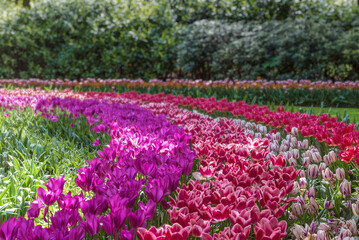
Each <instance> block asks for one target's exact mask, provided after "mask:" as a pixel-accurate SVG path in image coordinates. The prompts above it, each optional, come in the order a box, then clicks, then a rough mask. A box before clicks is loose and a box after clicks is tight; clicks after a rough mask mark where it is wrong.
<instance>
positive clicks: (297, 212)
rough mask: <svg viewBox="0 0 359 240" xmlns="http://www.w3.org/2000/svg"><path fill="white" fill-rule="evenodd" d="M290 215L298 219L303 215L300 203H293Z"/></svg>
mask: <svg viewBox="0 0 359 240" xmlns="http://www.w3.org/2000/svg"><path fill="white" fill-rule="evenodd" d="M292 214H293V215H294V216H297V217H300V216H302V215H303V208H302V206H301V204H300V203H293V205H292Z"/></svg>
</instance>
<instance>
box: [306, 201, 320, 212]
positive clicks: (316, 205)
mask: <svg viewBox="0 0 359 240" xmlns="http://www.w3.org/2000/svg"><path fill="white" fill-rule="evenodd" d="M318 209H319V203H317V201H315V199H314V198H309V207H308V212H309V214H310V215H316V214H317V211H318Z"/></svg>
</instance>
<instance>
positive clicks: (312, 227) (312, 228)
mask: <svg viewBox="0 0 359 240" xmlns="http://www.w3.org/2000/svg"><path fill="white" fill-rule="evenodd" d="M308 231H309V232H310V233H315V232H316V231H317V223H316V222H315V221H312V223H311V224H310V225H309V228H308Z"/></svg>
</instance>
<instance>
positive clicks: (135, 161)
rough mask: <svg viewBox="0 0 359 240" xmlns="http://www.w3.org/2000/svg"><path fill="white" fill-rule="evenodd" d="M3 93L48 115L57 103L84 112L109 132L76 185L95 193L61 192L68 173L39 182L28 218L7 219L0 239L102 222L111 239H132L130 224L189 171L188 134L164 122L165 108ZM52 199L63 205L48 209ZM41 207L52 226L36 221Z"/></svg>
mask: <svg viewBox="0 0 359 240" xmlns="http://www.w3.org/2000/svg"><path fill="white" fill-rule="evenodd" d="M0 99H2V100H4V101H2V103H3V106H5V105H6V103H8V104H9V105H10V107H14V106H15V105H17V106H24V105H25V104H29V103H30V104H32V106H33V108H34V110H35V111H36V112H38V111H40V112H41V115H42V116H44V117H47V118H50V119H51V120H53V121H54V120H55V121H57V115H55V114H54V110H55V108H59V109H61V110H62V111H63V112H65V113H67V114H68V116H69V117H70V118H77V117H79V116H81V115H83V116H85V117H86V118H87V121H88V123H89V125H90V126H91V128H92V130H93V131H98V132H106V131H107V132H108V133H109V134H110V136H111V141H110V143H109V145H107V146H105V148H104V149H103V151H99V152H98V155H99V157H98V158H94V159H92V160H91V161H89V162H88V163H89V166H86V167H81V168H80V169H79V170H78V174H77V178H76V180H75V183H76V185H77V186H78V187H80V188H81V189H82V190H83V192H85V193H88V192H92V194H90V195H89V194H86V195H88V196H87V197H85V196H84V194H83V193H81V194H80V195H75V196H72V195H71V192H69V193H67V194H66V195H64V194H63V186H64V183H65V180H64V179H63V178H62V177H60V178H58V179H53V178H50V182H49V183H48V184H45V186H46V189H44V188H39V189H38V198H37V199H36V200H35V201H33V202H32V203H31V205H30V208H29V210H28V212H27V216H28V220H26V219H25V218H23V217H21V218H18V219H15V218H12V219H10V220H9V221H7V222H5V223H4V224H3V225H2V227H1V230H0V239H3V238H4V239H15V238H16V239H23V238H22V236H25V235H26V234H27V238H26V239H82V238H84V236H85V234H86V233H87V234H89V235H96V234H98V233H99V232H100V230H101V229H102V230H103V231H104V232H106V233H107V234H108V235H111V236H113V237H115V238H116V239H118V238H120V239H133V235H134V233H135V230H136V229H137V228H138V227H143V226H145V225H146V224H145V222H146V221H148V220H150V219H152V217H153V215H154V213H155V209H156V205H157V204H158V203H162V204H163V206H164V207H165V208H167V207H168V205H167V202H166V201H165V199H164V198H165V196H166V195H168V194H170V193H171V192H172V191H174V190H175V189H176V188H177V186H178V183H179V180H180V177H181V175H182V174H185V175H189V174H190V173H191V170H192V164H193V159H194V157H195V154H194V152H192V151H191V150H190V148H189V145H188V143H189V139H190V137H189V136H188V135H186V134H185V133H184V130H183V129H181V128H179V127H177V126H175V125H172V124H171V123H169V122H167V121H166V118H165V116H164V115H158V116H154V115H153V114H152V112H150V111H148V110H145V109H143V108H140V107H138V106H133V105H119V104H115V103H114V104H108V103H105V102H103V103H100V102H99V101H96V100H84V101H80V100H77V99H60V98H47V97H16V98H11V97H7V96H4V95H3V96H0ZM5 99H6V100H5ZM143 195H144V196H145V197H143ZM142 201H145V202H147V203H144V202H142ZM56 202H57V205H58V208H59V209H60V210H58V211H54V212H51V210H54V209H55V208H53V207H52V206H53V205H54V204H55V203H56ZM42 209H43V214H42V217H43V220H44V221H45V222H48V221H49V222H51V224H50V228H42V227H41V226H40V225H38V226H35V225H34V219H35V218H38V217H39V216H40V211H41V210H42ZM79 210H81V212H80V211H79ZM50 212H51V213H50ZM80 213H81V214H82V215H80ZM126 219H128V221H129V223H130V224H129V226H126V224H125V221H126ZM70 226H71V228H70V229H69V227H70Z"/></svg>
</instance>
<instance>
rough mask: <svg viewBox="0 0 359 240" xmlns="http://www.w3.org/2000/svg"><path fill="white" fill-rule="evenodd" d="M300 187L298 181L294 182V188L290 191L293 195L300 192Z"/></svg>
mask: <svg viewBox="0 0 359 240" xmlns="http://www.w3.org/2000/svg"><path fill="white" fill-rule="evenodd" d="M299 190H300V187H299V183H298V182H294V183H293V189H292V191H291V192H290V194H291V195H297V194H298V193H299Z"/></svg>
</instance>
